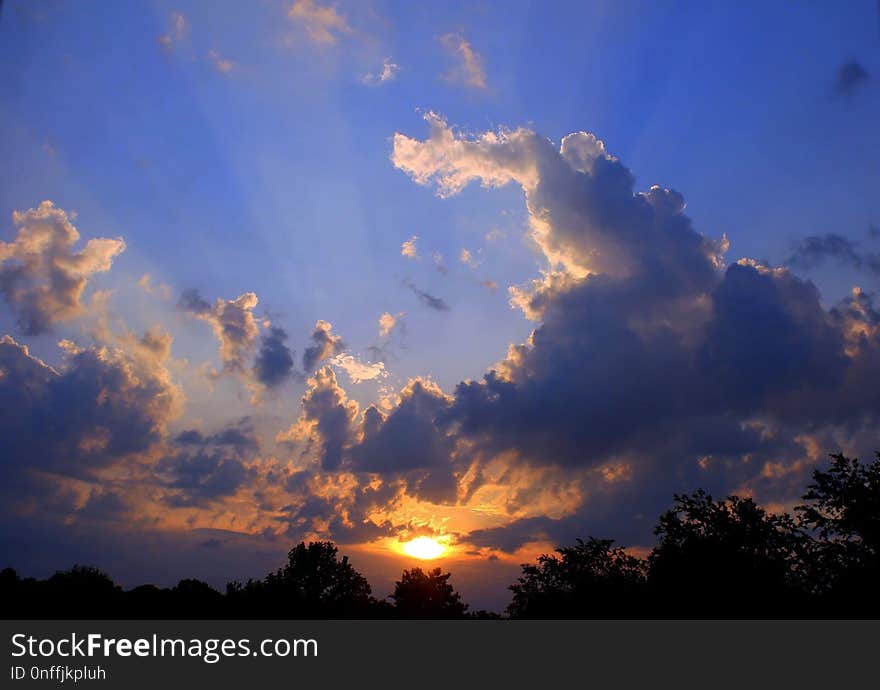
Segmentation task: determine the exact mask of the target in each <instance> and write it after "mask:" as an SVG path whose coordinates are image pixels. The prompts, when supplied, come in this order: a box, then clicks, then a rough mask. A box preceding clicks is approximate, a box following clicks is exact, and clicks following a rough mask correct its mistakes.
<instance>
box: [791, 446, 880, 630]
mask: <svg viewBox="0 0 880 690" xmlns="http://www.w3.org/2000/svg"><path fill="white" fill-rule="evenodd" d="M831 460H832V461H831V465H830V467H829V468H828V469H827V470H824V471H822V470H816V471H814V472H813V482H812V483H811V484H810V485H809V486H808V487H807V493H805V494H804V496H803V500H804V503H803V504H802V505H799V506H797V507H796V508H795V510H796V511H797V512H798V514H799V518H800V523H801V525H802V526H803V527H804V528H805V529H808V530H810V531H811V532H813V533H815V534H817V535H818V536H819V539H817V540H815V542H814V543H813V548H812V549H811V559H810V565H811V569H810V572H811V575H812V583H813V591H814V593H815V594H817V595H818V596H819V597H820V598H821V600H822V605H823V607H824V609H825V610H827V611H829V612H833V613H835V614H837V615H840V614H844V615H856V616H864V615H871V613H873V615H878V613H880V592H878V587H877V583H878V582H880V453H877V456H876V459H875V460H874V462H872V463H871V464H870V465H863V464H861V463H860V462H859V461H858V459H850V458H848V457H846V456H844V455H843V454H841V453H836V454H832V455H831Z"/></svg>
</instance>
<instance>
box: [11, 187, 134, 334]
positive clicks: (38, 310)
mask: <svg viewBox="0 0 880 690" xmlns="http://www.w3.org/2000/svg"><path fill="white" fill-rule="evenodd" d="M12 220H13V223H14V224H15V225H16V226H17V227H18V234H17V236H16V238H15V239H14V240H13V241H12V242H8V243H7V242H0V294H2V295H3V298H4V299H5V300H6V303H7V304H8V305H9V307H10V308H11V309H12V311H13V313H14V314H15V316H16V320H17V325H18V328H19V330H20V331H21V332H22V333H24V334H25V335H37V334H39V333H43V332H46V331H48V330H50V329H51V328H52V326H53V325H54V324H56V323H58V322H61V321H67V320H69V319H71V318H74V317H76V316H79V315H80V314H81V313H82V312H83V310H84V307H83V304H82V297H83V293H84V291H85V288H86V285H87V283H88V281H89V279H90V278H91V277H92V276H94V275H95V274H97V273H103V272H105V271H108V270H109V269H110V266H111V265H112V264H113V260H114V259H115V258H116V257H117V256H118V255H119V254H120V253H122V252H123V251H124V250H125V242H124V241H123V240H122V238H114V239H110V238H98V239H91V240H89V241H88V242H86V244H85V246H84V247H83V248H82V249H81V250H80V251H76V250H74V246H75V245H76V243H77V242H78V241H79V239H80V236H79V232H78V231H77V229H76V228H75V227H74V226H73V223H72V222H71V217H70V216H69V215H68V214H67V212H65V211H64V210H62V209H60V208H57V207H55V205H54V204H53V203H52V202H51V201H44V202H42V203H41V204H40V205H39V206H38V207H37V208H35V209H33V208H32V209H28V210H27V211H16V212H14V213H13V214H12Z"/></svg>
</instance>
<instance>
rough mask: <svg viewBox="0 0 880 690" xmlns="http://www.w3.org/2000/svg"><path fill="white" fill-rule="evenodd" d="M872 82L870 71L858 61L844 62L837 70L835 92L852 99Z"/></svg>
mask: <svg viewBox="0 0 880 690" xmlns="http://www.w3.org/2000/svg"><path fill="white" fill-rule="evenodd" d="M870 80H871V75H870V74H869V73H868V70H867V69H865V67H864V66H863V65H862V64H861V63H860V62H857V61H856V60H848V61H847V62H844V63H843V64H842V65H841V66H840V68H839V69H838V70H837V76H836V78H835V80H834V92H835V93H836V94H837V95H838V96H845V97H852V96H854V95H855V94H856V93H857V92H858V91H860V90H861V89H862V88H864V87H865V86H867V84H868V82H869V81H870Z"/></svg>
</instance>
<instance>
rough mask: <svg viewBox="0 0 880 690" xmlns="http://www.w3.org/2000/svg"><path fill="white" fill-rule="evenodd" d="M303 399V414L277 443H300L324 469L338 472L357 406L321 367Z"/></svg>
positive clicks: (328, 372)
mask: <svg viewBox="0 0 880 690" xmlns="http://www.w3.org/2000/svg"><path fill="white" fill-rule="evenodd" d="M307 385H308V388H307V390H306V392H305V395H303V397H302V401H301V402H302V414H301V415H300V417H299V419H298V420H297V421H296V423H295V424H293V425H292V426H291V427H290V428H289V429H287V431H285V432H283V433H281V434H279V436H278V440H279V441H286V442H293V443H300V444H303V445H304V446H305V448H306V449H307V450H314V451H315V453H316V455H317V457H318V460H319V462H320V465H321V467H322V468H323V469H325V470H337V469H339V467H340V465H341V464H342V461H343V453H344V451H345V450H346V448H348V447H349V445H350V444H351V442H352V441H353V440H354V420H355V418H356V417H357V414H358V404H357V403H356V402H355V401H353V400H349V399H348V396H347V395H346V393H345V391H344V390H343V389H342V388H341V387H340V386H339V384H338V382H337V380H336V374H335V373H334V372H333V369H331V368H330V367H326V366H325V367H322V368H321V369H319V370H318V371H316V372H315V375H314V376H312V377H310V378H309V379H308V384H307Z"/></svg>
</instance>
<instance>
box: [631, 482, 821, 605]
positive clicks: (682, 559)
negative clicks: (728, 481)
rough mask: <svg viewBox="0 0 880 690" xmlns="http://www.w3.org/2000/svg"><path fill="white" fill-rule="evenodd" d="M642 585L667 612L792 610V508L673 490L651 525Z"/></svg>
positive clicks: (795, 588)
mask: <svg viewBox="0 0 880 690" xmlns="http://www.w3.org/2000/svg"><path fill="white" fill-rule="evenodd" d="M654 532H655V534H656V535H657V536H658V537H659V543H658V544H657V546H656V547H655V548H654V550H653V551H652V552H651V554H650V556H649V557H648V568H649V569H648V585H649V587H650V589H651V590H652V599H653V600H654V602H655V605H656V606H658V607H659V609H660V612H662V613H665V614H669V615H677V616H680V615H691V616H706V615H714V616H717V615H736V616H741V615H757V616H762V615H777V614H781V613H782V614H785V613H789V612H791V611H793V610H794V608H793V607H794V606H795V603H796V602H797V600H798V598H799V597H798V593H799V591H800V589H801V588H800V581H799V579H798V578H799V575H800V568H799V560H800V556H801V555H802V554H803V553H804V549H805V545H806V536H805V535H804V534H803V532H802V531H801V530H799V529H798V527H797V525H796V524H795V522H794V520H793V519H792V518H791V516H790V515H787V514H782V515H775V514H772V513H768V512H766V511H765V510H764V509H762V508H760V507H759V506H758V505H756V504H755V502H754V501H752V499H751V498H740V497H738V496H730V497H729V498H727V499H726V500H723V501H715V500H713V499H712V497H711V496H710V495H709V494H707V493H706V492H705V491H702V490H699V491H696V492H694V493H693V494H690V495H683V496H678V495H676V496H675V505H674V507H673V508H672V509H671V510H669V511H667V512H666V513H664V514H663V515H662V516H661V517H660V521H659V523H658V524H657V527H656V528H655V530H654Z"/></svg>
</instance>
